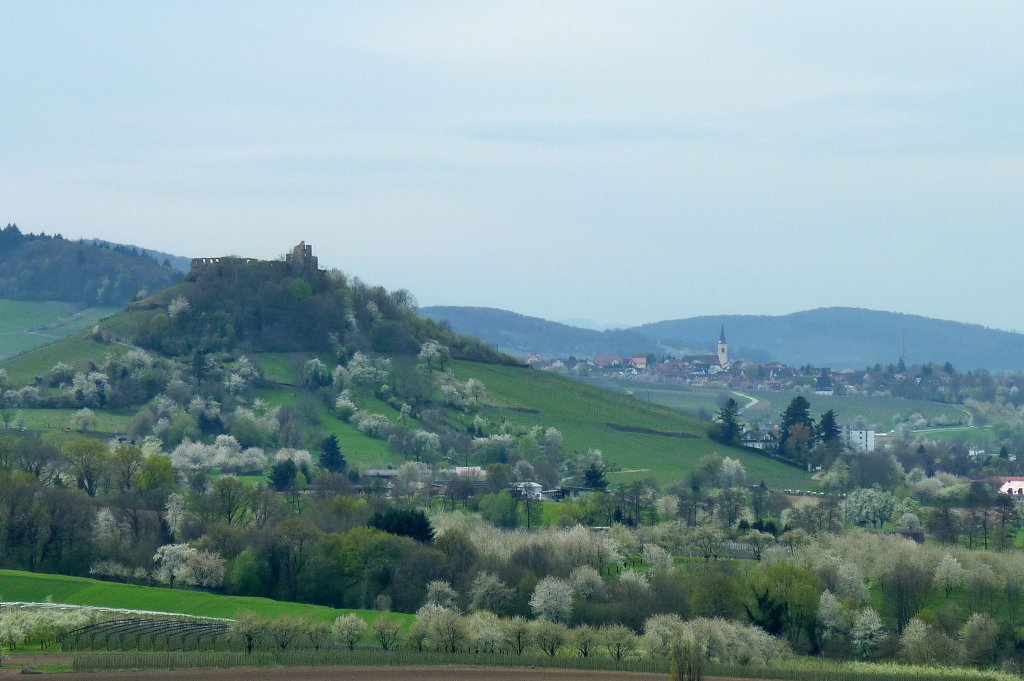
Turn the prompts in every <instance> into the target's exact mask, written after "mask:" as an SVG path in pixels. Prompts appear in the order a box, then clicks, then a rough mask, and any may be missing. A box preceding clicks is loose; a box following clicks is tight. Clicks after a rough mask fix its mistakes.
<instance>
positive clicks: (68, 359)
mask: <svg viewBox="0 0 1024 681" xmlns="http://www.w3.org/2000/svg"><path fill="white" fill-rule="evenodd" d="M126 350H127V348H126V347H125V346H123V345H119V344H116V343H102V342H99V341H96V340H94V339H93V338H92V336H91V335H90V334H89V333H88V332H79V333H77V334H75V335H73V336H69V337H67V338H64V339H63V340H59V341H56V342H53V343H50V344H48V345H43V346H40V347H37V348H33V349H32V350H28V351H27V352H24V353H22V354H21V355H18V356H17V357H12V358H10V359H8V360H5V361H3V363H2V364H0V366H2V367H3V368H4V369H5V370H6V371H7V382H8V383H9V384H10V385H12V386H23V385H30V384H32V383H33V382H34V381H35V378H36V376H45V375H46V374H47V373H48V372H49V371H50V369H52V368H53V365H55V364H56V363H57V362H64V363H65V364H70V365H71V366H72V367H74V368H75V369H78V370H79V371H83V370H85V369H87V368H88V366H89V364H90V362H91V363H93V364H99V363H100V362H102V361H103V358H104V357H106V356H107V354H108V353H115V354H117V353H123V352H125V351H126Z"/></svg>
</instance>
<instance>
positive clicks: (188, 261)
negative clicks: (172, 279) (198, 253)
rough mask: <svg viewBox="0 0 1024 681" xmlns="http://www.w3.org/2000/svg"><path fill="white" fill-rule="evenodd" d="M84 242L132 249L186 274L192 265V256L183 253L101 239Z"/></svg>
mask: <svg viewBox="0 0 1024 681" xmlns="http://www.w3.org/2000/svg"><path fill="white" fill-rule="evenodd" d="M85 242H86V243H89V244H96V245H97V246H106V247H108V248H128V249H134V250H136V251H138V252H139V253H141V254H142V255H145V256H147V257H150V258H152V259H153V260H156V261H157V262H158V263H160V264H161V265H170V266H171V267H173V268H174V269H176V270H178V271H179V272H181V273H182V274H188V270H189V267H191V265H192V258H186V257H185V256H183V255H174V254H173V253H165V252H163V251H154V250H153V249H151V248H143V247H142V246H135V245H133V244H115V243H114V242H113V241H104V240H103V239H86V240H85Z"/></svg>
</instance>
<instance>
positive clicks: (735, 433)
mask: <svg viewBox="0 0 1024 681" xmlns="http://www.w3.org/2000/svg"><path fill="white" fill-rule="evenodd" d="M739 415H740V405H739V404H737V402H736V400H734V399H733V398H731V397H730V398H729V399H728V400H726V402H725V404H723V405H722V408H721V409H719V410H718V416H717V418H716V419H715V420H716V421H718V423H716V424H715V426H714V428H713V429H712V433H711V437H712V438H714V439H715V440H717V441H718V442H721V443H723V444H727V445H735V444H737V443H738V442H739V441H740V435H741V434H742V430H743V429H742V427H741V426H740V422H739Z"/></svg>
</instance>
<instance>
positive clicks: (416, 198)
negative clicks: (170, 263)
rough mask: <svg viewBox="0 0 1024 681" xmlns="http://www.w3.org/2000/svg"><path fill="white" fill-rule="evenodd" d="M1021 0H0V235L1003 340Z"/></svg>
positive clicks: (1008, 321)
mask: <svg viewBox="0 0 1024 681" xmlns="http://www.w3.org/2000/svg"><path fill="white" fill-rule="evenodd" d="M1022 26H1024V3H1020V2H986V3H973V2H957V3H950V2H942V1H936V0H928V1H926V2H910V1H901V2H895V3H894V2H891V0H885V1H883V2H870V1H865V2H856V3H830V2H820V1H814V2H770V3H769V2H723V1H720V0H719V1H715V2H706V3H690V2H679V1H678V0H673V1H670V2H653V1H652V2H643V1H640V2H637V1H635V0H631V1H627V2H600V1H597V0H588V1H585V2H557V1H554V0H539V1H536V2H534V1H525V2H505V3H498V2H481V1H479V0H472V1H467V2H443V1H437V2H422V3H420V2H413V1H411V0H410V1H406V2H388V1H382V0H373V1H369V0H367V1H364V2H352V3H348V2H340V1H334V2H300V1H290V2H286V3H281V2H255V1H251V2H241V3H231V2H216V3H209V2H143V1H140V0H133V1H132V2H102V1H99V0H97V1H94V2H89V3H83V2H45V1H41V2H17V1H16V0H0V27H2V36H3V38H2V40H0V98H2V99H0V101H2V103H0V224H6V223H8V222H14V223H17V224H18V225H19V226H20V227H21V228H22V230H23V231H31V232H40V231H44V232H47V233H54V232H59V233H61V234H63V235H64V236H65V237H69V238H78V237H85V238H92V237H95V238H102V239H107V240H110V241H115V242H122V243H132V244H136V245H140V246H145V247H147V248H154V249H159V250H163V251H167V252H171V253H175V254H179V255H186V256H190V257H194V256H219V255H228V254H234V255H244V256H251V257H261V258H273V257H277V256H280V255H282V254H283V253H284V252H286V251H288V250H290V248H291V246H293V245H294V244H295V243H297V242H298V241H299V240H305V241H306V242H307V243H311V244H313V246H314V249H315V252H316V254H317V255H318V256H319V258H320V263H321V266H323V267H336V268H338V269H341V270H343V271H345V272H346V273H348V274H350V275H354V276H358V277H360V278H361V279H362V280H364V281H367V282H369V283H372V284H380V285H384V286H386V287H388V288H405V289H408V290H410V291H411V292H412V293H413V294H414V295H415V296H416V298H417V300H418V301H419V303H420V305H423V306H426V305H478V306H488V307H499V308H505V309H510V310H514V311H516V312H520V313H523V314H530V315H536V316H540V317H545V318H548V319H555V320H560V319H581V318H582V319H590V320H595V321H597V322H599V323H607V322H618V323H627V324H638V323H643V322H648V321H657V320H662V319H675V318H682V317H690V316H695V315H702V314H783V313H788V312H795V311H799V310H804V309H810V308H815V307H824V306H833V305H844V306H855V307H866V308H874V309H882V310H892V311H896V312H905V313H912V314H921V315H926V316H932V317H939V318H943V319H953V320H958V321H968V322H974V323H979V324H984V325H986V326H990V327H994V328H1001V329H1007V330H1015V329H1024V305H1021V304H1020V301H1019V294H1018V289H1019V282H1020V273H1021V266H1020V264H1019V263H1018V261H1017V256H1015V255H1014V254H1018V255H1019V254H1024V229H1022V227H1024V47H1022V44H1021V38H1020V32H1021V27H1022Z"/></svg>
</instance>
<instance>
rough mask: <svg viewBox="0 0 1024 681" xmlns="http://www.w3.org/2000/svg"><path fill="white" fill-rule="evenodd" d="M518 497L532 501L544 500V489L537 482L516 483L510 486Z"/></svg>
mask: <svg viewBox="0 0 1024 681" xmlns="http://www.w3.org/2000/svg"><path fill="white" fill-rule="evenodd" d="M510 488H511V489H512V491H513V492H514V493H515V495H516V496H518V497H520V498H522V499H529V500H531V501H540V500H541V499H543V498H544V495H543V492H544V488H543V487H541V486H540V484H538V483H536V482H514V483H512V485H511V486H510Z"/></svg>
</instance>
